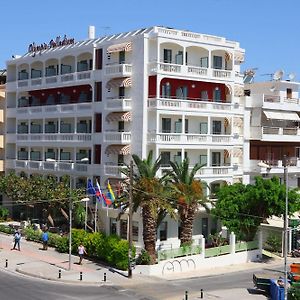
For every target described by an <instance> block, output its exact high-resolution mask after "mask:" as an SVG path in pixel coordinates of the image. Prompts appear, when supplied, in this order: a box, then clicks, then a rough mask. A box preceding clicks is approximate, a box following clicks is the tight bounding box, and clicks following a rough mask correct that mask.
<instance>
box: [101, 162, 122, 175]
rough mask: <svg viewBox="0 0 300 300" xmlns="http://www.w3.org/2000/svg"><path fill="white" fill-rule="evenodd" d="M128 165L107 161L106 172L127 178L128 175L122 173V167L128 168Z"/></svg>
mask: <svg viewBox="0 0 300 300" xmlns="http://www.w3.org/2000/svg"><path fill="white" fill-rule="evenodd" d="M126 168H127V167H126V166H119V165H117V164H114V163H106V164H105V165H104V174H105V175H106V176H115V177H118V178H125V177H126V175H124V174H123V173H122V169H126Z"/></svg>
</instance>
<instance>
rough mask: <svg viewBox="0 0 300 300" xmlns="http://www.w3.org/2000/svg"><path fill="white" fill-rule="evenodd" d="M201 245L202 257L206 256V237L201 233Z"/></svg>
mask: <svg viewBox="0 0 300 300" xmlns="http://www.w3.org/2000/svg"><path fill="white" fill-rule="evenodd" d="M200 246H201V253H200V257H201V258H203V259H204V258H205V237H204V236H203V235H202V234H201V235H200Z"/></svg>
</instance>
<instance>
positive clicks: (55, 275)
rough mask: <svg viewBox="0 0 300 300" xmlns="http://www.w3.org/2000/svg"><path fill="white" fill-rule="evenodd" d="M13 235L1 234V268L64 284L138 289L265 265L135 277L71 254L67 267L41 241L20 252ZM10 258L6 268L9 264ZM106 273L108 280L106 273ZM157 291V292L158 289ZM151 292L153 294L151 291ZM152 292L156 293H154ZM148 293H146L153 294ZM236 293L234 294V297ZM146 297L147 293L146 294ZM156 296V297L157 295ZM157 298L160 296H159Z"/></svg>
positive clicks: (170, 299) (220, 293)
mask: <svg viewBox="0 0 300 300" xmlns="http://www.w3.org/2000/svg"><path fill="white" fill-rule="evenodd" d="M12 240H13V237H12V236H11V235H5V234H2V233H1V234H0V269H2V270H4V269H5V270H6V271H10V272H13V273H16V272H17V273H19V274H20V273H21V274H25V275H29V276H32V277H38V278H42V279H47V280H51V281H62V282H65V283H73V284H74V283H76V284H91V285H114V286H118V287H122V288H125V289H135V290H136V289H139V287H144V288H145V290H146V288H147V287H149V289H151V288H150V287H151V286H152V289H153V286H155V285H156V284H158V283H159V285H160V286H161V285H163V284H164V283H165V285H166V286H167V285H168V284H169V285H170V284H171V283H172V281H174V280H176V279H180V278H184V279H186V278H189V277H201V276H213V275H220V274H226V273H230V272H238V271H242V270H246V269H247V270H250V269H253V270H254V269H258V268H262V267H264V266H262V265H261V264H260V263H248V264H242V265H234V266H227V267H221V268H214V269H206V270H197V271H195V270H194V271H192V272H190V273H181V274H176V275H168V276H164V277H163V278H158V277H153V276H152V277H149V276H144V275H140V274H135V273H133V277H134V280H133V279H128V278H127V272H120V271H118V270H115V269H113V268H108V267H106V266H104V265H101V264H99V263H95V262H92V261H89V260H86V259H84V260H83V265H78V264H77V262H78V257H77V256H72V270H70V271H69V270H68V259H69V257H68V254H62V253H58V252H57V251H55V249H53V248H50V247H49V248H48V250H47V251H43V250H41V244H38V243H34V242H28V241H26V240H25V239H24V238H23V239H22V240H21V251H17V250H11V247H12ZM6 260H7V263H8V265H7V267H6ZM280 261H281V260H279V261H278V260H277V261H276V260H275V261H272V262H271V263H269V264H268V266H269V267H272V265H275V264H277V265H278V264H279V263H280ZM59 270H61V278H59ZM80 272H82V280H80ZM105 274H106V281H104V276H105ZM216 290H217V291H212V292H207V293H205V297H204V299H224V300H226V299H244V300H247V299H266V298H265V297H264V296H262V295H250V294H249V292H248V291H247V290H246V289H234V290H233V289H230V286H228V289H226V290H218V289H217V288H216ZM155 292H156V293H157V291H155ZM150 294H151V293H150ZM153 295H155V293H154V292H153ZM153 295H147V296H153ZM233 295H234V297H233ZM145 296H146V295H145ZM182 298H183V295H182V297H178V296H176V297H175V296H174V294H173V295H172V293H169V294H168V293H166V294H165V295H164V298H161V297H160V298H159V299H164V300H181V299H182ZM199 298H200V292H199V291H197V292H194V293H193V292H191V293H190V294H189V299H191V300H194V299H199ZM154 299H155V297H154ZM157 299H158V298H157Z"/></svg>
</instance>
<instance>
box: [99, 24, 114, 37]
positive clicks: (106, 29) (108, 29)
mask: <svg viewBox="0 0 300 300" xmlns="http://www.w3.org/2000/svg"><path fill="white" fill-rule="evenodd" d="M99 28H101V29H102V30H103V31H104V35H108V34H109V31H110V30H111V27H110V26H100V27H99Z"/></svg>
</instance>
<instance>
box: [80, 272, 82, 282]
mask: <svg viewBox="0 0 300 300" xmlns="http://www.w3.org/2000/svg"><path fill="white" fill-rule="evenodd" d="M79 280H80V281H82V272H80V275H79Z"/></svg>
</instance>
